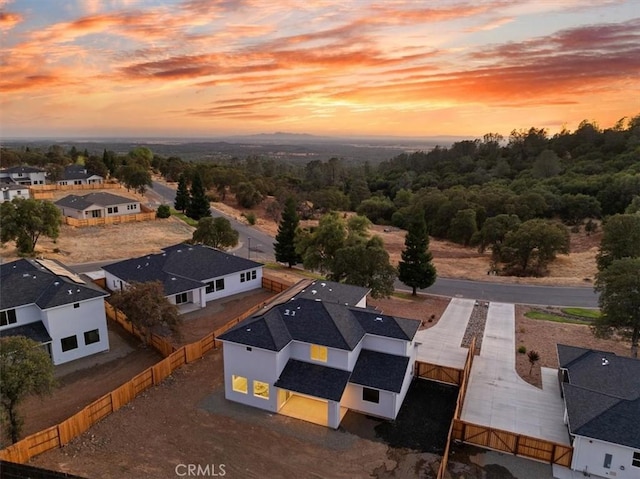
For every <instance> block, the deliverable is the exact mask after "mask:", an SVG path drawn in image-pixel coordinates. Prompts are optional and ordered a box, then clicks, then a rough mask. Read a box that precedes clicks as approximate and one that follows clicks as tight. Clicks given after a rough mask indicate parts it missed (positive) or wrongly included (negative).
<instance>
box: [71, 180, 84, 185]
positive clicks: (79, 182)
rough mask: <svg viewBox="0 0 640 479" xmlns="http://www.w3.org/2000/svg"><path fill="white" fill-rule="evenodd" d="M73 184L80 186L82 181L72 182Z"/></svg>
mask: <svg viewBox="0 0 640 479" xmlns="http://www.w3.org/2000/svg"><path fill="white" fill-rule="evenodd" d="M73 184H74V185H81V184H82V180H73Z"/></svg>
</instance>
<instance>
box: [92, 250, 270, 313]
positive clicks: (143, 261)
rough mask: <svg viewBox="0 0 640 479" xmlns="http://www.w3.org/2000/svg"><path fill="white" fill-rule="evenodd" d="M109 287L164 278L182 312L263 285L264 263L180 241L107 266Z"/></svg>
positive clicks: (171, 296) (174, 302) (168, 290)
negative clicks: (154, 252)
mask: <svg viewBox="0 0 640 479" xmlns="http://www.w3.org/2000/svg"><path fill="white" fill-rule="evenodd" d="M102 269H103V270H104V271H105V280H106V285H107V288H109V289H111V290H112V291H114V290H118V289H122V288H126V287H127V286H128V285H129V283H131V282H134V281H135V282H138V283H146V282H150V281H160V282H161V283H162V285H163V287H164V292H165V294H166V296H167V298H168V299H169V301H170V302H171V303H173V304H176V305H177V306H178V309H179V311H180V312H181V313H184V312H187V311H191V310H193V309H198V308H204V307H205V306H206V305H207V302H209V301H212V300H215V299H220V298H224V297H227V296H231V295H233V294H237V293H243V292H245V291H251V290H253V289H259V288H262V263H257V262H255V261H251V260H249V259H245V258H241V257H239V256H234V255H232V254H229V253H225V252H224V251H220V250H217V249H215V248H211V247H209V246H204V245H188V244H177V245H174V246H169V247H167V248H163V250H162V253H157V254H150V255H147V256H142V257H139V258H133V259H128V260H125V261H120V262H118V263H113V264H110V265H107V266H103V267H102Z"/></svg>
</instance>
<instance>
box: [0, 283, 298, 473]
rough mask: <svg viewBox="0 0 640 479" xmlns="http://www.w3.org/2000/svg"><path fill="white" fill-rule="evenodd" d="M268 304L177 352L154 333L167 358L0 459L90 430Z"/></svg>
mask: <svg viewBox="0 0 640 479" xmlns="http://www.w3.org/2000/svg"><path fill="white" fill-rule="evenodd" d="M263 283H264V281H263ZM268 285H269V288H274V289H271V290H272V291H274V290H279V291H282V289H279V288H284V287H286V285H287V283H286V282H282V281H278V280H275V279H268ZM265 304H266V303H260V304H257V305H256V306H254V307H253V308H251V309H249V310H248V311H245V312H244V313H242V314H241V315H239V316H237V317H236V318H234V319H232V320H231V321H229V322H228V323H227V324H225V325H224V326H222V327H221V328H218V329H216V330H215V331H214V332H212V333H210V334H208V335H206V336H205V337H204V338H202V339H200V340H199V341H196V342H194V343H191V344H187V345H185V346H182V347H180V348H178V349H176V348H175V347H174V346H173V345H172V344H171V343H169V342H168V341H167V340H166V339H164V338H163V337H161V336H158V335H156V334H152V336H151V344H152V346H153V347H154V348H156V349H157V350H158V351H160V353H161V354H162V355H163V356H165V358H164V359H162V360H161V361H160V362H158V363H156V364H154V365H153V366H151V367H149V368H147V369H145V370H144V371H142V372H141V373H140V374H138V375H137V376H134V377H133V378H132V379H131V380H129V381H127V382H126V383H125V384H123V385H122V386H120V387H118V388H116V389H114V390H113V391H111V392H110V393H108V394H105V395H104V396H102V397H101V398H99V399H96V400H95V401H93V402H92V403H91V404H89V405H88V406H86V407H85V408H84V409H82V410H81V411H79V412H77V413H76V414H74V415H73V416H71V417H70V418H68V419H65V420H64V421H62V422H61V423H60V424H57V425H55V426H52V427H49V428H47V429H44V430H42V431H39V432H36V433H35V434H32V435H30V436H27V437H25V438H24V439H22V440H21V441H19V442H17V443H15V444H13V445H11V446H9V447H7V448H6V449H3V450H2V451H0V459H3V460H6V461H12V462H18V463H25V462H27V461H29V459H31V458H32V457H34V456H37V455H38V454H42V453H43V452H46V451H49V450H51V449H55V448H58V447H62V446H64V445H65V444H68V443H69V442H70V441H71V440H72V439H74V438H76V437H78V436H79V435H81V434H82V433H83V432H85V431H87V430H88V429H89V428H90V427H91V426H93V425H94V424H95V423H97V422H98V421H100V420H101V419H104V418H105V417H106V416H108V415H109V414H111V413H112V412H115V411H117V410H118V409H120V408H121V407H122V406H124V405H126V404H127V403H129V402H131V401H132V400H133V399H135V397H136V396H138V395H139V394H140V393H142V392H143V391H146V390H147V389H149V388H151V387H153V386H157V385H158V384H160V383H161V382H162V381H163V380H164V379H165V378H167V377H168V376H169V375H170V374H171V373H173V372H174V371H175V370H176V369H178V368H180V367H182V366H183V365H184V364H188V363H191V362H194V361H197V360H198V359H200V358H202V357H203V356H204V354H205V353H207V352H209V351H210V350H212V349H214V348H216V347H217V346H218V345H220V344H221V343H220V341H217V339H216V338H217V337H218V336H220V335H221V334H222V333H224V332H225V331H227V330H228V329H230V328H232V327H233V326H235V325H236V324H238V323H239V322H240V321H242V320H243V319H245V318H247V317H249V316H250V315H252V314H254V313H255V312H256V311H258V310H259V309H261V308H262V307H264V306H265ZM105 308H106V312H107V317H109V318H110V319H111V320H113V321H116V322H117V323H118V324H120V325H121V326H122V327H123V328H124V329H125V330H126V331H128V332H129V333H131V334H133V335H134V336H136V337H138V338H142V333H141V332H140V331H139V330H138V328H136V327H135V326H133V325H132V324H131V323H130V322H129V321H127V320H126V316H125V315H124V313H122V312H121V311H118V310H116V309H115V308H114V307H113V306H111V305H110V304H109V303H106V302H105Z"/></svg>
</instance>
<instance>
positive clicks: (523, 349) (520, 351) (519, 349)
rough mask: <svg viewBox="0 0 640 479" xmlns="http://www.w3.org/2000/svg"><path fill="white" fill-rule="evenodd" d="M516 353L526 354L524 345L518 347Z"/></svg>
mask: <svg viewBox="0 0 640 479" xmlns="http://www.w3.org/2000/svg"><path fill="white" fill-rule="evenodd" d="M518 352H519V353H520V354H524V353H526V352H527V347H526V346H525V345H521V346H518Z"/></svg>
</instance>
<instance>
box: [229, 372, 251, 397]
mask: <svg viewBox="0 0 640 479" xmlns="http://www.w3.org/2000/svg"><path fill="white" fill-rule="evenodd" d="M247 383H248V381H247V378H245V377H243V376H236V375H235V374H234V375H233V376H231V388H232V389H233V390H234V391H235V392H237V393H243V394H247V391H248V386H247Z"/></svg>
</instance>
